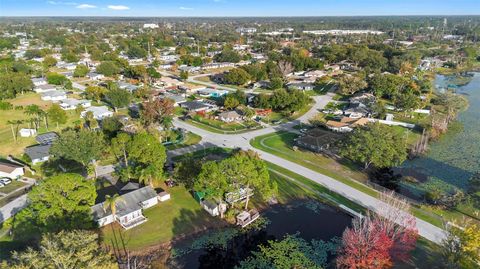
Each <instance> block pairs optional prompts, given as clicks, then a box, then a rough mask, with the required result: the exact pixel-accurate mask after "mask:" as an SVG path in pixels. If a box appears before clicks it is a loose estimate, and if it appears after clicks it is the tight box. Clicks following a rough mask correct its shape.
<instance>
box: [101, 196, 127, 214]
mask: <svg viewBox="0 0 480 269" xmlns="http://www.w3.org/2000/svg"><path fill="white" fill-rule="evenodd" d="M117 202H125V200H124V199H123V197H122V196H120V195H118V193H115V194H114V195H113V196H110V195H105V201H104V202H103V210H105V211H106V210H107V209H110V212H112V215H113V216H115V215H116V213H117Z"/></svg>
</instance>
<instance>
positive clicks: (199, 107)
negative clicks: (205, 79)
mask: <svg viewBox="0 0 480 269" xmlns="http://www.w3.org/2000/svg"><path fill="white" fill-rule="evenodd" d="M180 107H181V108H185V109H186V110H187V111H189V112H200V111H203V112H210V111H214V110H216V109H217V108H218V107H217V105H215V104H214V103H210V102H207V101H200V100H195V101H188V102H183V103H181V104H180Z"/></svg>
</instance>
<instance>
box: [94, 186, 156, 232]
mask: <svg viewBox="0 0 480 269" xmlns="http://www.w3.org/2000/svg"><path fill="white" fill-rule="evenodd" d="M120 197H121V199H118V200H117V201H116V202H115V208H116V212H115V215H113V214H112V210H111V208H110V206H109V205H106V204H105V203H104V202H103V203H99V204H96V205H94V206H92V207H91V209H92V214H93V219H94V220H95V221H96V222H97V224H98V226H100V227H102V226H105V225H108V224H111V223H113V222H115V221H116V222H118V223H119V224H120V225H121V226H122V227H123V228H124V229H127V230H128V229H131V228H133V227H135V226H138V225H140V224H142V223H144V222H146V221H147V220H148V219H147V218H146V217H145V216H143V214H142V210H143V209H147V208H150V207H152V206H154V205H156V204H158V196H157V192H155V190H154V189H152V188H151V187H150V186H146V187H143V188H140V189H137V190H134V191H131V192H128V193H126V194H123V195H121V196H120Z"/></svg>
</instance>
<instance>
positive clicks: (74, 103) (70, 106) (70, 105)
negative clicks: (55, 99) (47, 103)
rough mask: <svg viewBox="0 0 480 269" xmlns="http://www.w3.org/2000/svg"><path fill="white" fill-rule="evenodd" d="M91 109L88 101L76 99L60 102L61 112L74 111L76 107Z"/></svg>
mask: <svg viewBox="0 0 480 269" xmlns="http://www.w3.org/2000/svg"><path fill="white" fill-rule="evenodd" d="M79 106H81V107H84V108H87V107H91V106H92V102H91V101H90V100H78V99H65V100H62V101H61V102H60V107H61V108H62V109H63V110H74V109H76V108H77V107H79Z"/></svg>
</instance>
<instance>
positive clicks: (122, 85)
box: [118, 81, 139, 93]
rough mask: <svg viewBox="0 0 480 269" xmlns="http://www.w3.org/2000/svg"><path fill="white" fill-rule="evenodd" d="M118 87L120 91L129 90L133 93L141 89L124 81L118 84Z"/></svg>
mask: <svg viewBox="0 0 480 269" xmlns="http://www.w3.org/2000/svg"><path fill="white" fill-rule="evenodd" d="M118 87H119V88H120V89H123V90H127V91H129V92H131V93H132V92H134V91H136V90H137V89H138V88H139V86H137V85H133V84H131V83H127V82H124V81H120V82H118Z"/></svg>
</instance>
